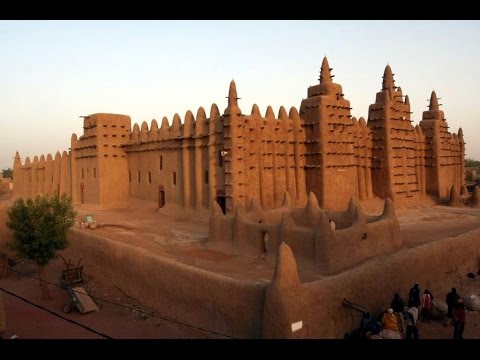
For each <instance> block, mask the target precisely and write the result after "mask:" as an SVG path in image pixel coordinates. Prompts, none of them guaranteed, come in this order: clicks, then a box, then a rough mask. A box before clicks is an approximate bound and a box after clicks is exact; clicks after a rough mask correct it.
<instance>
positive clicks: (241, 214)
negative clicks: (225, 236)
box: [234, 201, 247, 220]
mask: <svg viewBox="0 0 480 360" xmlns="http://www.w3.org/2000/svg"><path fill="white" fill-rule="evenodd" d="M246 216H247V212H246V210H245V208H244V207H243V204H242V203H241V202H240V201H238V202H237V206H236V207H235V215H234V218H235V219H236V220H244V219H245V218H246Z"/></svg>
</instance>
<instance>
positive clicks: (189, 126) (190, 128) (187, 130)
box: [183, 110, 195, 138]
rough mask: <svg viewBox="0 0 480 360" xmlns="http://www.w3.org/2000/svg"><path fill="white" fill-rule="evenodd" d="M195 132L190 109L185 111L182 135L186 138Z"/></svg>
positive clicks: (193, 119)
mask: <svg viewBox="0 0 480 360" xmlns="http://www.w3.org/2000/svg"><path fill="white" fill-rule="evenodd" d="M194 133H195V118H194V117H193V114H192V112H191V111H190V110H188V111H187V112H186V113H185V123H184V124H183V136H184V137H186V138H188V137H190V136H192V135H193V134H194Z"/></svg>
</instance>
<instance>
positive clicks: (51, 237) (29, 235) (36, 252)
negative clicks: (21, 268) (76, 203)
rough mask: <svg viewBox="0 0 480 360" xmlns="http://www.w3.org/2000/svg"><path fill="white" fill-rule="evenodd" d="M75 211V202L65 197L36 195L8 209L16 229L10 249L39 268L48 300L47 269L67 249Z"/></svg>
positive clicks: (44, 293)
mask: <svg viewBox="0 0 480 360" xmlns="http://www.w3.org/2000/svg"><path fill="white" fill-rule="evenodd" d="M75 217H76V212H75V211H74V210H73V206H72V200H71V199H70V198H68V197H66V196H65V195H63V196H62V197H59V196H58V195H54V196H37V197H36V198H35V199H34V200H32V199H28V200H26V201H25V200H23V199H22V198H20V199H17V200H16V201H15V202H14V203H13V204H12V206H10V208H9V210H8V220H7V226H8V227H9V228H10V229H11V230H13V240H12V241H11V242H10V243H9V244H8V245H9V247H10V249H12V250H14V251H16V252H17V254H18V255H19V256H20V257H22V258H26V259H29V260H32V261H34V262H35V263H36V264H37V267H38V279H39V282H40V287H41V289H42V295H43V297H44V298H45V299H50V298H51V296H50V291H49V289H48V286H47V284H46V283H45V282H44V281H43V280H44V278H45V266H46V265H47V264H48V263H49V262H50V260H52V259H53V258H54V257H55V256H56V252H57V251H58V250H62V249H65V248H66V247H67V246H68V232H69V230H70V228H71V227H72V226H73V224H74V221H75Z"/></svg>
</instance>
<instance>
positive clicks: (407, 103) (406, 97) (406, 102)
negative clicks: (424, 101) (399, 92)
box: [404, 95, 410, 106]
mask: <svg viewBox="0 0 480 360" xmlns="http://www.w3.org/2000/svg"><path fill="white" fill-rule="evenodd" d="M404 104H405V105H407V106H410V98H409V97H408V95H405V102H404Z"/></svg>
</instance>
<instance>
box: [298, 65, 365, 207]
mask: <svg viewBox="0 0 480 360" xmlns="http://www.w3.org/2000/svg"><path fill="white" fill-rule="evenodd" d="M331 70H332V68H330V65H329V64H328V59H327V58H326V57H325V58H323V61H322V65H321V67H320V78H319V82H320V83H319V84H317V85H314V86H310V87H309V88H308V92H307V95H308V97H307V99H304V100H303V101H302V103H301V105H300V118H301V123H302V128H303V129H302V130H303V131H305V138H306V144H305V145H306V149H307V150H306V154H305V155H306V156H305V162H306V164H305V170H304V171H305V178H306V193H310V192H313V193H314V194H315V196H316V197H317V199H318V201H319V203H320V206H321V207H324V208H327V209H329V210H342V209H345V208H346V207H347V206H348V203H349V201H350V198H351V196H352V195H357V192H358V184H357V180H358V177H357V169H356V168H355V167H354V166H353V164H354V163H355V156H354V155H355V154H354V149H353V144H352V143H351V135H350V134H351V131H352V130H351V127H352V126H353V123H352V120H351V114H350V109H351V108H350V102H349V101H348V100H346V99H345V98H344V95H343V91H342V86H341V85H339V84H336V83H334V82H333V81H332V77H333V75H332V74H331Z"/></svg>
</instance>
